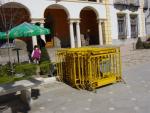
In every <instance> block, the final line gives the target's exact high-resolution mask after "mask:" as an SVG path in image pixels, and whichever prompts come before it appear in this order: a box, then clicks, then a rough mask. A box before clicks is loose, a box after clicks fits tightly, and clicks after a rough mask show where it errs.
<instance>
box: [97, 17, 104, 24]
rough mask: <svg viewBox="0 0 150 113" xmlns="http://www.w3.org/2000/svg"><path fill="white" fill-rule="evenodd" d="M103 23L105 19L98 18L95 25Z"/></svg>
mask: <svg viewBox="0 0 150 113" xmlns="http://www.w3.org/2000/svg"><path fill="white" fill-rule="evenodd" d="M104 21H105V19H100V18H98V19H97V23H103V22H104Z"/></svg>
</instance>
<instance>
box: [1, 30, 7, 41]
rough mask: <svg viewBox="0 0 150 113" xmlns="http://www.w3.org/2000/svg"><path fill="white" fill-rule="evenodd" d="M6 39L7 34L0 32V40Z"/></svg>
mask: <svg viewBox="0 0 150 113" xmlns="http://www.w3.org/2000/svg"><path fill="white" fill-rule="evenodd" d="M4 39H6V33H5V32H0V40H4Z"/></svg>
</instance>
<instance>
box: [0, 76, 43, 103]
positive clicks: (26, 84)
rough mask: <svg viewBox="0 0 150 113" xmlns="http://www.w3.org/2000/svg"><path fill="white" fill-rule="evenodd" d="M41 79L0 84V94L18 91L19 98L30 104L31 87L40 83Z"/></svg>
mask: <svg viewBox="0 0 150 113" xmlns="http://www.w3.org/2000/svg"><path fill="white" fill-rule="evenodd" d="M41 83H42V81H40V80H36V79H30V80H20V81H16V82H14V83H8V84H2V85H0V96H4V95H7V94H11V93H20V99H21V100H22V101H23V102H24V103H26V104H30V101H31V89H32V88H33V87H36V86H38V85H40V84H41Z"/></svg>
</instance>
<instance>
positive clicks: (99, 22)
mask: <svg viewBox="0 0 150 113" xmlns="http://www.w3.org/2000/svg"><path fill="white" fill-rule="evenodd" d="M98 31H99V33H98V34H99V44H100V45H103V34H102V24H101V20H98Z"/></svg>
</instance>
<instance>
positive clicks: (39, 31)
mask: <svg viewBox="0 0 150 113" xmlns="http://www.w3.org/2000/svg"><path fill="white" fill-rule="evenodd" d="M49 33H50V30H49V29H46V28H43V27H40V26H37V25H33V24H30V23H27V22H24V23H22V24H20V25H18V26H16V27H14V28H12V29H11V30H10V31H9V39H15V38H24V37H31V36H37V35H45V34H49Z"/></svg>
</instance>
